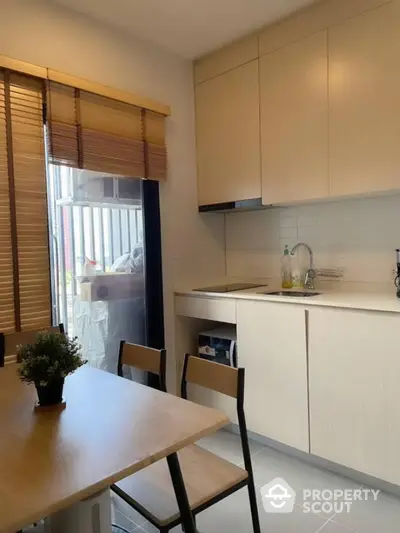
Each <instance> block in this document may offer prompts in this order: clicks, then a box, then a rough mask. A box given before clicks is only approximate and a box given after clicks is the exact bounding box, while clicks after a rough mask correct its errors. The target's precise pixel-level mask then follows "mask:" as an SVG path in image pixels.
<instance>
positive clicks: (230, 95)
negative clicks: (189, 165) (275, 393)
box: [195, 60, 261, 205]
mask: <svg viewBox="0 0 400 533" xmlns="http://www.w3.org/2000/svg"><path fill="white" fill-rule="evenodd" d="M195 90H196V137H197V139H196V142H197V160H198V195H199V197H198V199H199V205H206V204H215V203H221V202H230V201H237V200H246V199H251V198H260V197H261V176H260V121H259V91H258V60H255V61H251V62H250V63H247V64H245V65H242V66H240V67H237V68H234V69H232V70H230V71H228V72H225V73H224V74H221V75H219V76H217V77H215V78H213V79H211V80H207V81H205V82H203V83H200V84H199V85H197V86H196V89H195Z"/></svg>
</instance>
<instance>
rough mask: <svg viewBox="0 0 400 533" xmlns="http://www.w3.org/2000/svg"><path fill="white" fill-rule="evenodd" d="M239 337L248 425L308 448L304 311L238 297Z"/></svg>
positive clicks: (271, 436)
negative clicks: (244, 373) (243, 369)
mask: <svg viewBox="0 0 400 533" xmlns="http://www.w3.org/2000/svg"><path fill="white" fill-rule="evenodd" d="M237 336H238V358H239V359H238V362H239V366H242V367H244V368H245V370H246V385H245V407H246V417H247V424H248V429H249V430H251V431H254V432H256V433H258V434H260V435H263V436H265V437H269V438H271V439H274V440H276V441H279V442H282V443H284V444H287V445H289V446H293V447H295V448H298V449H300V450H303V451H305V452H308V451H309V442H308V400H307V354H306V324H305V310H304V309H303V308H302V307H301V306H297V305H290V304H278V303H277V304H275V303H269V302H252V301H238V302H237Z"/></svg>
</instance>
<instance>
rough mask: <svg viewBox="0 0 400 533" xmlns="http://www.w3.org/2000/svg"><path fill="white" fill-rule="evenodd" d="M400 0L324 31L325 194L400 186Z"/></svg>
mask: <svg viewBox="0 0 400 533" xmlns="http://www.w3.org/2000/svg"><path fill="white" fill-rule="evenodd" d="M399 28H400V2H398V1H397V0H396V1H393V2H391V3H389V4H385V5H383V6H381V7H379V8H377V9H374V10H372V11H369V12H367V13H364V14H362V15H359V16H358V17H355V18H353V19H350V20H348V21H347V22H345V23H344V24H340V25H338V26H334V27H332V28H331V29H330V30H329V63H330V76H329V78H330V83H329V94H330V120H329V124H330V174H331V195H332V196H339V195H350V194H360V193H361V194H362V193H370V192H375V191H384V190H390V189H399V188H400V148H399V139H400V98H399V94H400V69H399V68H398V63H399V52H400V30H399Z"/></svg>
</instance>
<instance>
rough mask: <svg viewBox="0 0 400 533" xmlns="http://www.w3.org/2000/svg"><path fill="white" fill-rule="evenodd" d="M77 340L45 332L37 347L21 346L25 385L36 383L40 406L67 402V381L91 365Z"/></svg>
mask: <svg viewBox="0 0 400 533" xmlns="http://www.w3.org/2000/svg"><path fill="white" fill-rule="evenodd" d="M80 348H81V347H80V345H79V344H78V342H77V338H76V337H75V338H73V339H69V338H68V337H67V336H66V335H64V334H62V333H53V332H49V331H41V332H39V333H38V334H37V335H36V339H35V342H34V343H33V344H26V345H24V346H18V350H17V357H18V361H19V362H20V363H21V365H20V367H19V369H18V373H19V376H20V379H21V381H24V382H26V383H34V385H35V387H36V391H37V395H38V399H39V405H40V406H49V405H57V404H59V403H61V402H62V401H63V387H64V379H65V377H66V376H68V374H72V373H73V372H75V370H77V369H78V368H79V367H80V366H82V365H84V364H85V363H86V362H87V361H85V360H83V359H82V356H81V354H80Z"/></svg>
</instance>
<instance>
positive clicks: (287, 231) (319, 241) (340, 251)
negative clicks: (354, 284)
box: [226, 194, 400, 282]
mask: <svg viewBox="0 0 400 533" xmlns="http://www.w3.org/2000/svg"><path fill="white" fill-rule="evenodd" d="M298 241H304V242H306V243H308V244H309V245H310V246H311V247H312V249H313V251H314V255H315V266H316V268H342V269H343V270H344V274H343V276H344V277H343V279H344V280H345V281H362V282H389V281H391V280H392V279H393V274H392V270H393V268H394V267H395V253H394V249H395V248H397V247H400V194H395V195H391V196H380V197H375V198H372V197H369V198H361V199H353V200H342V201H335V202H326V203H315V204H311V205H301V206H296V207H288V208H285V207H282V208H272V209H266V210H264V211H256V212H241V213H229V214H227V215H226V261H227V274H228V276H238V277H243V276H244V277H246V276H247V277H262V276H271V277H275V276H279V275H280V257H281V255H282V253H283V249H284V246H285V244H287V245H289V246H290V247H292V246H293V245H294V244H296V242H298Z"/></svg>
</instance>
